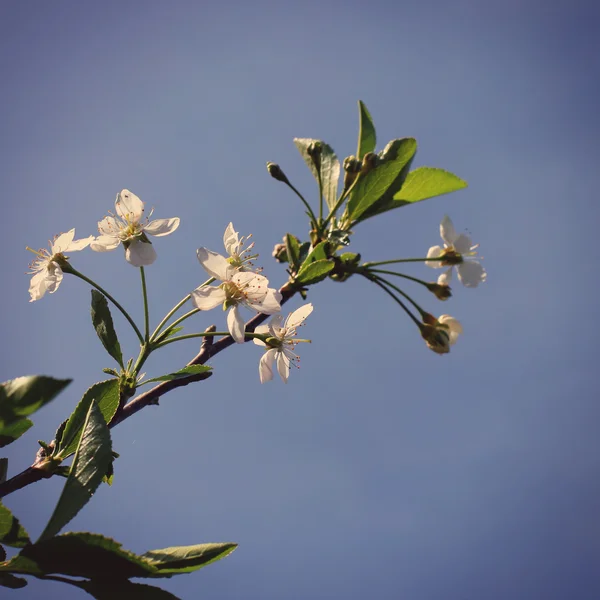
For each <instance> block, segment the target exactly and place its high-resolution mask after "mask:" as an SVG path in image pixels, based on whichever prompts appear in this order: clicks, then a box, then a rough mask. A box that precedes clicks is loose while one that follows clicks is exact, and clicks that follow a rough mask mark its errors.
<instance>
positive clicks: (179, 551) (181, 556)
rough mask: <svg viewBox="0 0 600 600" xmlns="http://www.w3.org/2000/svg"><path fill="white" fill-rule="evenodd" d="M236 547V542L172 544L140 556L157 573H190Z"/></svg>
mask: <svg viewBox="0 0 600 600" xmlns="http://www.w3.org/2000/svg"><path fill="white" fill-rule="evenodd" d="M236 548H237V544H234V543H232V542H224V543H220V544H196V545H194V546H173V547H171V548H162V549H160V550H150V551H148V552H146V553H144V554H142V555H141V556H140V558H143V559H145V560H147V561H148V562H150V563H151V564H152V565H154V566H155V567H156V568H157V569H158V573H159V575H175V574H177V573H190V572H192V571H196V570H197V569H200V568H202V567H205V566H206V565H208V564H210V563H213V562H215V561H217V560H220V559H222V558H225V557H226V556H228V555H229V554H231V553H232V552H233V551H234V550H235V549H236Z"/></svg>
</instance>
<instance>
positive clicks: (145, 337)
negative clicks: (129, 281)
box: [140, 267, 150, 344]
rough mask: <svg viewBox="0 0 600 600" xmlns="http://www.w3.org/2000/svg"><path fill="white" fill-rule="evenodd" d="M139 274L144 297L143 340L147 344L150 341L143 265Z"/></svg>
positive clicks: (148, 312)
mask: <svg viewBox="0 0 600 600" xmlns="http://www.w3.org/2000/svg"><path fill="white" fill-rule="evenodd" d="M140 276H141V278H142V296H143V298H144V341H145V343H146V344H147V343H148V342H149V341H150V311H149V310H148V291H147V289H146V272H145V271H144V267H140Z"/></svg>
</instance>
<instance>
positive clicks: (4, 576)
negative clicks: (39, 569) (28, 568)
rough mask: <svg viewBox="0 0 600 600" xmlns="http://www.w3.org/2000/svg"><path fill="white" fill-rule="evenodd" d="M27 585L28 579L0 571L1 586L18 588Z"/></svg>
mask: <svg viewBox="0 0 600 600" xmlns="http://www.w3.org/2000/svg"><path fill="white" fill-rule="evenodd" d="M26 585H27V580H26V579H23V578H22V577H15V576H14V575H11V574H10V573H0V586H2V587H7V588H11V589H13V590H17V589H19V588H24V587H25V586H26Z"/></svg>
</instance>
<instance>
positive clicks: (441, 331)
mask: <svg viewBox="0 0 600 600" xmlns="http://www.w3.org/2000/svg"><path fill="white" fill-rule="evenodd" d="M462 332H463V328H462V325H461V324H460V321H459V320H458V319H455V318H454V317H451V316H450V315H442V316H441V317H439V318H438V319H436V318H435V317H434V316H433V315H430V314H429V313H425V314H424V315H423V324H422V325H421V335H422V336H423V339H424V340H425V343H426V344H427V346H428V347H429V348H430V349H431V350H433V351H434V352H436V353H437V354H448V352H450V346H453V345H454V344H456V340H457V339H458V336H459V334H461V333H462Z"/></svg>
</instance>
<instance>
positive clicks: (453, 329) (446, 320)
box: [438, 315, 463, 346]
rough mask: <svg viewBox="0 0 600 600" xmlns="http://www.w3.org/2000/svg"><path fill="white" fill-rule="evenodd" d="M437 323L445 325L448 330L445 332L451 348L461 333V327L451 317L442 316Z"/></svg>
mask: <svg viewBox="0 0 600 600" xmlns="http://www.w3.org/2000/svg"><path fill="white" fill-rule="evenodd" d="M438 321H439V322H440V323H442V324H443V325H447V326H448V329H447V330H446V331H447V333H448V336H449V338H450V339H449V344H450V345H451V346H452V345H453V344H455V343H456V340H457V339H458V336H459V334H461V333H462V332H463V328H462V325H461V324H460V321H459V320H458V319H455V318H454V317H451V316H450V315H442V316H441V317H440V318H439V319H438Z"/></svg>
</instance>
